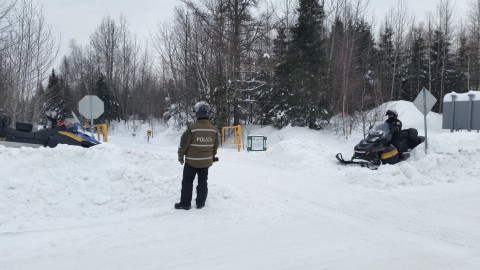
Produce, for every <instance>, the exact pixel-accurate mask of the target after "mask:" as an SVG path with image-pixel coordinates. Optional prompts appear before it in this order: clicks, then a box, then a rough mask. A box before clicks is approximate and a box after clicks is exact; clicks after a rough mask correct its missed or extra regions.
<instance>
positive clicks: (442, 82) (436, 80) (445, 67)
mask: <svg viewBox="0 0 480 270" xmlns="http://www.w3.org/2000/svg"><path fill="white" fill-rule="evenodd" d="M450 47H451V44H450V42H448V41H447V40H446V39H445V37H444V35H443V33H442V32H441V31H439V30H435V31H434V34H433V42H432V44H431V47H430V57H431V69H432V89H431V92H432V94H433V95H434V96H435V97H436V98H437V100H442V99H443V96H442V91H443V94H446V93H449V92H451V91H458V90H457V87H456V85H455V77H456V75H455V64H454V62H453V57H452V54H451V52H450ZM432 110H433V111H436V112H440V111H439V110H440V102H437V103H436V104H435V105H434V106H433V109H432Z"/></svg>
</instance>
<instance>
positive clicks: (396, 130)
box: [385, 110, 404, 160]
mask: <svg viewBox="0 0 480 270" xmlns="http://www.w3.org/2000/svg"><path fill="white" fill-rule="evenodd" d="M385 115H386V116H388V119H387V120H386V121H385V123H387V124H388V127H389V129H390V133H391V134H392V139H391V140H390V143H391V144H392V145H393V146H395V148H397V151H398V157H399V159H400V160H403V159H404V157H403V149H402V148H401V142H402V136H401V133H402V121H400V120H399V119H398V113H397V111H395V110H388V111H387V113H385Z"/></svg>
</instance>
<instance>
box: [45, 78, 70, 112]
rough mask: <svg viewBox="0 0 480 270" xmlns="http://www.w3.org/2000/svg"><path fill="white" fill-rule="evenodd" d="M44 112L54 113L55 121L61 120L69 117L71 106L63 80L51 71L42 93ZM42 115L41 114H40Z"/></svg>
mask: <svg viewBox="0 0 480 270" xmlns="http://www.w3.org/2000/svg"><path fill="white" fill-rule="evenodd" d="M44 100H45V106H44V108H43V111H44V112H48V111H55V112H56V113H57V119H59V120H63V119H65V118H67V117H70V116H71V111H72V109H73V105H72V103H71V102H70V98H69V96H68V91H67V89H66V86H65V82H64V80H63V79H62V78H61V77H60V76H57V75H56V74H55V70H52V73H51V74H50V77H49V78H48V84H47V89H46V91H45V93H44ZM42 115H43V114H42Z"/></svg>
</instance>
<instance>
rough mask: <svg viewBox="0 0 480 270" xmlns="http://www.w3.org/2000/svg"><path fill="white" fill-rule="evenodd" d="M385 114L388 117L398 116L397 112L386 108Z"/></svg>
mask: <svg viewBox="0 0 480 270" xmlns="http://www.w3.org/2000/svg"><path fill="white" fill-rule="evenodd" d="M385 115H386V116H388V118H389V119H390V118H397V117H398V113H397V111H395V110H388V111H387V113H385Z"/></svg>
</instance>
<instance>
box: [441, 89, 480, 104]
mask: <svg viewBox="0 0 480 270" xmlns="http://www.w3.org/2000/svg"><path fill="white" fill-rule="evenodd" d="M453 96H455V101H470V96H471V97H472V98H473V99H472V100H473V101H478V100H480V91H468V92H467V93H455V92H451V93H448V94H446V95H445V96H444V97H443V102H452V101H453Z"/></svg>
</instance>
